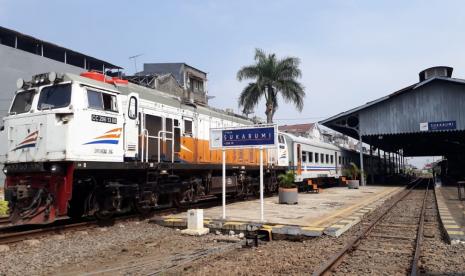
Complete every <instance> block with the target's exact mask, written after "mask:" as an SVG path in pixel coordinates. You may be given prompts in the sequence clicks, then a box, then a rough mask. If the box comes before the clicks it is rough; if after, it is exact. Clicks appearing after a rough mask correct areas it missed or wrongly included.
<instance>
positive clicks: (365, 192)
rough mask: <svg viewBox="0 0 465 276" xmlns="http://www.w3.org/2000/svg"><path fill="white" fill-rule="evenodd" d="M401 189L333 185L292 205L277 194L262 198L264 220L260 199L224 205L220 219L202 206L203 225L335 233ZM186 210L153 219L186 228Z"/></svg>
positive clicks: (307, 233) (281, 232)
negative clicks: (281, 202) (223, 216)
mask: <svg viewBox="0 0 465 276" xmlns="http://www.w3.org/2000/svg"><path fill="white" fill-rule="evenodd" d="M402 189H404V187H395V186H362V187H360V188H359V189H348V188H347V187H333V188H327V189H324V190H322V192H320V193H318V194H315V193H299V198H298V201H299V203H298V204H296V205H285V204H279V203H278V197H277V196H273V197H268V198H265V200H264V213H265V221H260V200H259V199H256V200H248V201H241V202H235V203H231V204H228V205H226V220H223V219H221V216H222V206H216V207H212V208H208V209H204V225H205V227H207V228H210V232H212V231H218V230H219V231H221V232H223V233H224V232H228V231H231V230H233V231H235V232H245V231H246V230H256V229H262V228H265V229H270V230H271V232H272V234H273V237H274V236H275V235H283V236H321V235H323V234H326V235H331V236H335V237H337V236H339V235H341V234H342V233H344V232H345V231H347V230H348V229H350V228H351V227H352V226H354V225H355V224H357V223H358V222H360V220H361V219H362V218H363V217H364V216H365V215H366V214H368V213H370V212H371V211H372V210H374V209H375V208H376V207H377V206H379V205H381V204H382V203H383V202H384V201H385V200H386V199H388V198H390V197H391V196H392V195H394V194H396V193H397V192H399V191H401V190H402ZM186 216H187V215H186V213H179V214H175V215H169V216H165V217H160V218H157V219H154V220H153V222H154V223H157V224H160V225H163V226H168V227H175V228H185V227H187V222H186Z"/></svg>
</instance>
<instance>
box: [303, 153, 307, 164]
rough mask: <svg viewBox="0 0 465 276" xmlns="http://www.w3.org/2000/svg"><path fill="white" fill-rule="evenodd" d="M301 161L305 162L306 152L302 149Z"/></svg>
mask: <svg viewBox="0 0 465 276" xmlns="http://www.w3.org/2000/svg"><path fill="white" fill-rule="evenodd" d="M302 163H307V152H306V151H302Z"/></svg>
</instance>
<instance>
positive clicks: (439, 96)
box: [360, 81, 465, 135]
mask: <svg viewBox="0 0 465 276" xmlns="http://www.w3.org/2000/svg"><path fill="white" fill-rule="evenodd" d="M463 106H465V85H463V84H457V83H452V82H446V81H433V82H431V83H429V84H426V85H424V86H421V87H419V88H417V89H415V90H413V91H409V92H407V93H404V94H401V95H398V96H396V97H394V98H392V99H389V100H387V101H386V102H383V103H382V104H378V105H374V106H372V107H370V108H367V109H366V110H363V111H361V112H360V126H361V129H363V130H364V132H363V133H362V135H377V134H390V133H412V132H419V131H420V123H425V122H441V121H456V122H457V129H465V111H464V110H463ZM387 122H390V124H389V125H386V123H387Z"/></svg>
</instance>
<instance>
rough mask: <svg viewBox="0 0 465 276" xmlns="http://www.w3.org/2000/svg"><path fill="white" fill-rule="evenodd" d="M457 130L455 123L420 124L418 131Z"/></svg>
mask: <svg viewBox="0 0 465 276" xmlns="http://www.w3.org/2000/svg"><path fill="white" fill-rule="evenodd" d="M455 129H457V122H456V121H443V122H427V123H420V131H441V130H455Z"/></svg>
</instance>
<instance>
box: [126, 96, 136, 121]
mask: <svg viewBox="0 0 465 276" xmlns="http://www.w3.org/2000/svg"><path fill="white" fill-rule="evenodd" d="M128 117H129V118H130V119H135V118H136V117H137V99H136V97H131V98H130V99H129V107H128Z"/></svg>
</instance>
